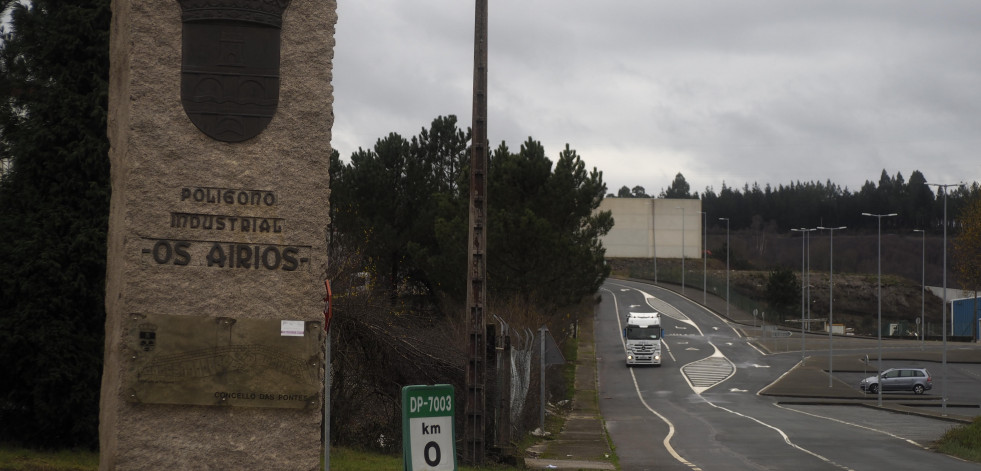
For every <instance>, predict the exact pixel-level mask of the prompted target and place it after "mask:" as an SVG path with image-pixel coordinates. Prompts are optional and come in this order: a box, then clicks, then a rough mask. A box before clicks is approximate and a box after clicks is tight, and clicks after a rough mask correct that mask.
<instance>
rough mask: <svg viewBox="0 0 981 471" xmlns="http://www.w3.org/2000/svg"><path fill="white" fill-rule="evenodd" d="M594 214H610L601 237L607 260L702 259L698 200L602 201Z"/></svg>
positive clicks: (701, 214) (628, 199) (606, 199)
mask: <svg viewBox="0 0 981 471" xmlns="http://www.w3.org/2000/svg"><path fill="white" fill-rule="evenodd" d="M598 211H610V212H612V213H613V229H611V230H610V232H609V233H608V234H607V235H605V236H603V237H601V238H600V240H601V241H602V242H603V246H604V247H606V257H607V258H654V257H657V258H681V253H682V249H684V253H685V258H688V259H692V258H695V259H701V258H702V235H703V233H704V226H703V222H704V218H705V216H704V214H703V213H702V200H699V199H664V198H610V197H607V198H603V202H602V203H600V207H599V209H598Z"/></svg>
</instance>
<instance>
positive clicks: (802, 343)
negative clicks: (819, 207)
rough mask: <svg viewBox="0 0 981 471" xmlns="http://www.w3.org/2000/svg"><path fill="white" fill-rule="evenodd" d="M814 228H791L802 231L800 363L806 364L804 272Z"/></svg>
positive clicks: (794, 230)
mask: <svg viewBox="0 0 981 471" xmlns="http://www.w3.org/2000/svg"><path fill="white" fill-rule="evenodd" d="M813 230H814V229H807V228H804V227H802V228H800V229H791V231H793V232H801V233H803V234H802V235H801V239H800V364H801V366H803V365H804V357H805V355H806V354H807V342H806V340H804V322H805V319H804V312H805V311H804V305H805V304H806V301H805V299H804V286H805V285H806V284H807V283H806V282H805V281H804V272H805V270H807V265H805V264H804V260H805V258H804V257H805V256H806V254H807V245H806V241H807V233H808V232H811V231H813Z"/></svg>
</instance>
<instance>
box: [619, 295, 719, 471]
mask: <svg viewBox="0 0 981 471" xmlns="http://www.w3.org/2000/svg"><path fill="white" fill-rule="evenodd" d="M603 289H605V290H606V291H608V292H609V293H610V294H613V292H612V291H610V290H607V289H606V288H603ZM613 308H614V313H615V314H616V316H615V317H616V318H617V330H618V331H621V332H622V331H623V327H622V324H621V323H620V309H619V307H618V303H617V297H616V295H615V294H613ZM620 344H621V345H622V346H623V349H624V351H626V349H627V343H626V341H625V340H624V339H623V337H622V336H621V337H620ZM627 369H628V370H629V371H630V378H631V379H632V380H633V381H634V391H636V392H637V398H638V399H640V403H641V404H643V405H644V407H645V408H647V410H648V411H650V412H651V413H652V414H654V415H655V416H657V418H659V419H661V421H662V422H664V423H665V424H667V426H668V434H667V435H666V436H665V437H664V440H663V441H662V442H661V443H662V444H664V448H665V449H666V450H667V451H668V453H669V454H671V457H673V458H674V459H675V460H676V461H678V462H679V463H681V464H683V465H685V466H687V467H689V468H691V469H692V470H693V471H701V468H699V467H697V466H695V465H694V464H692V463H691V462H690V461H688V460H686V459H684V458H683V457H682V456H681V455H679V454H678V452H677V451H675V449H674V447H673V446H671V437H673V436H674V431H675V428H674V424H673V423H671V421H670V420H668V418H667V417H665V416H663V415H661V414H660V413H659V412H658V411H656V410H654V408H652V407H651V406H650V405H649V404H647V401H645V400H644V395H643V394H641V393H640V385H638V384H637V376H636V375H635V374H634V369H633V368H629V367H628V368H627Z"/></svg>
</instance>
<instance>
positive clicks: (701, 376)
mask: <svg viewBox="0 0 981 471" xmlns="http://www.w3.org/2000/svg"><path fill="white" fill-rule="evenodd" d="M709 345H711V346H712V348H714V349H715V351H714V352H713V353H712V354H711V355H709V356H707V357H705V358H702V359H700V360H695V361H693V362H691V363H689V364H687V365H685V366H682V367H681V376H682V377H684V378H685V381H686V382H687V383H688V386H689V387H691V389H692V391H695V394H698V395H701V394H702V393H703V392H705V391H706V390H708V389H710V388H712V387H715V386H717V385H719V384H722V383H723V382H725V381H726V380H727V379H729V378H731V377H732V376H733V375H735V374H736V365H733V364H732V362H731V361H729V359H728V358H726V357H725V355H723V354H722V352H721V351H719V347H716V346H715V345H713V344H712V343H711V342H710V343H709ZM689 350H691V349H689Z"/></svg>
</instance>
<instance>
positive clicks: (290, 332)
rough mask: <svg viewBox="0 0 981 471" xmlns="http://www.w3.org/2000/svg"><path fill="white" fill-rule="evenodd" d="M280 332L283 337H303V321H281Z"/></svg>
mask: <svg viewBox="0 0 981 471" xmlns="http://www.w3.org/2000/svg"><path fill="white" fill-rule="evenodd" d="M280 325H281V326H280V328H279V333H280V335H282V336H283V337H303V330H304V325H305V324H304V322H303V321H280Z"/></svg>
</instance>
